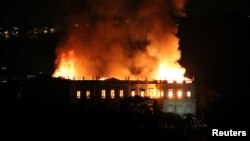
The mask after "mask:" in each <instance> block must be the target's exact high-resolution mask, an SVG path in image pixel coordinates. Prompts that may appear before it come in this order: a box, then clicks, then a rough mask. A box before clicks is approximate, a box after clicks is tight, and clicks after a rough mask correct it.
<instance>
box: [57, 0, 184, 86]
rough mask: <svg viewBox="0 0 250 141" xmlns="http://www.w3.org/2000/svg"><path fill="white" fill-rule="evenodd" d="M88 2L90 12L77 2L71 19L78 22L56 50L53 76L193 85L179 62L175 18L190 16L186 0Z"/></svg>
mask: <svg viewBox="0 0 250 141" xmlns="http://www.w3.org/2000/svg"><path fill="white" fill-rule="evenodd" d="M83 1H84V0H83ZM87 3H88V8H87V9H86V8H85V7H84V6H83V7H81V4H82V3H77V4H75V3H74V4H75V5H74V6H78V8H79V10H78V11H77V12H76V13H71V14H69V15H73V16H71V17H75V19H74V18H73V19H71V20H70V21H71V22H70V24H69V30H68V31H69V32H68V36H66V38H65V39H63V40H62V43H61V44H60V46H59V47H58V48H57V50H56V53H57V60H56V62H55V63H56V66H57V68H56V70H55V73H54V74H53V77H63V78H66V79H75V80H82V79H93V78H98V79H99V80H104V79H105V78H109V77H115V78H118V79H124V78H130V79H148V80H149V79H151V80H155V79H157V80H168V81H169V82H171V81H172V82H173V81H177V82H182V81H183V80H189V79H188V78H186V77H184V74H185V68H183V67H182V66H181V65H180V64H179V63H178V61H179V60H180V58H181V53H180V50H179V39H178V37H177V28H178V26H177V24H176V23H175V22H174V19H173V15H175V16H183V15H185V13H184V12H183V8H184V5H185V0H145V1H138V2H135V1H134V0H119V1H113V0H106V1H105V2H102V1H87ZM114 5H115V7H114ZM80 9H81V10H80ZM72 21H74V23H73V24H72ZM76 25H77V26H76Z"/></svg>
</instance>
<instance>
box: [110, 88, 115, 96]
mask: <svg viewBox="0 0 250 141" xmlns="http://www.w3.org/2000/svg"><path fill="white" fill-rule="evenodd" d="M110 97H111V98H115V90H111V91H110Z"/></svg>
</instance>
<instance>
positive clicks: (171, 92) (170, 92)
mask: <svg viewBox="0 0 250 141" xmlns="http://www.w3.org/2000/svg"><path fill="white" fill-rule="evenodd" d="M168 98H170V99H171V98H173V90H169V91H168Z"/></svg>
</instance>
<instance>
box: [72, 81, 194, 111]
mask: <svg viewBox="0 0 250 141" xmlns="http://www.w3.org/2000/svg"><path fill="white" fill-rule="evenodd" d="M120 91H123V95H122V96H121V94H120ZM169 93H172V96H171V97H170V96H169ZM178 93H181V96H180V97H178ZM70 95H71V97H72V98H73V99H76V100H77V99H82V100H83V99H88V98H99V99H111V100H112V99H114V100H116V99H121V98H126V97H134V96H141V97H149V98H153V99H162V100H163V105H162V107H163V108H162V109H163V112H174V113H178V114H181V115H182V114H185V113H192V114H195V113H196V110H195V109H196V101H195V87H194V84H191V83H167V82H165V81H138V80H134V81H129V80H117V79H110V80H105V81H99V80H83V81H72V84H71V92H70ZM179 95H180V94H179Z"/></svg>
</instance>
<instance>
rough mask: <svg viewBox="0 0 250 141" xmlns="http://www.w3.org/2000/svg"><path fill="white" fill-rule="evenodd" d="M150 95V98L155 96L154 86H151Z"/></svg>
mask: <svg viewBox="0 0 250 141" xmlns="http://www.w3.org/2000/svg"><path fill="white" fill-rule="evenodd" d="M149 96H150V98H153V97H154V96H155V90H154V88H149Z"/></svg>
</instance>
